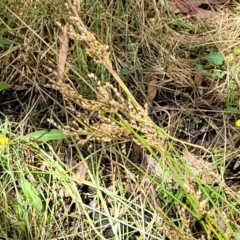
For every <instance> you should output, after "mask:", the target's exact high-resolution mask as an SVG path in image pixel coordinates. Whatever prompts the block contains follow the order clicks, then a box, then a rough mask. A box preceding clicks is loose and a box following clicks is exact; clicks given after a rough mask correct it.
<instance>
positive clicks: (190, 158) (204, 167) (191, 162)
mask: <svg viewBox="0 0 240 240" xmlns="http://www.w3.org/2000/svg"><path fill="white" fill-rule="evenodd" d="M182 158H183V160H185V161H186V164H187V165H188V167H189V169H190V170H191V171H192V173H193V174H195V175H196V176H197V177H199V178H200V179H201V180H202V181H203V182H204V183H206V184H214V183H217V182H219V175H218V174H217V173H216V172H215V171H214V170H216V169H214V167H213V166H212V163H209V162H206V161H204V160H203V159H202V158H200V157H197V156H195V155H193V154H192V153H190V152H189V151H187V150H184V151H183V156H182Z"/></svg>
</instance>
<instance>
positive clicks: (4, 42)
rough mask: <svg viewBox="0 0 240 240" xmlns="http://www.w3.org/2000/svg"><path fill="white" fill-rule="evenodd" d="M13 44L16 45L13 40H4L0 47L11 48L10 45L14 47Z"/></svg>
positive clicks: (0, 42)
mask: <svg viewBox="0 0 240 240" xmlns="http://www.w3.org/2000/svg"><path fill="white" fill-rule="evenodd" d="M12 44H15V42H13V41H11V40H8V39H2V40H0V46H4V45H5V46H9V45H12Z"/></svg>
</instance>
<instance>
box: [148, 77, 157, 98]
mask: <svg viewBox="0 0 240 240" xmlns="http://www.w3.org/2000/svg"><path fill="white" fill-rule="evenodd" d="M157 83H158V81H157V77H156V75H153V76H152V79H151V81H150V83H149V85H148V100H149V101H150V102H152V101H153V99H154V98H155V97H156V95H157V89H158V88H157Z"/></svg>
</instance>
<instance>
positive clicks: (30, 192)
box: [20, 178, 43, 212]
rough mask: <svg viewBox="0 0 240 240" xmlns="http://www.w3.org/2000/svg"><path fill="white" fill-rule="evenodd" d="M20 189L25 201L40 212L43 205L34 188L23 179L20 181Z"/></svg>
mask: <svg viewBox="0 0 240 240" xmlns="http://www.w3.org/2000/svg"><path fill="white" fill-rule="evenodd" d="M20 187H21V189H22V191H23V193H24V197H25V198H26V201H27V202H28V203H29V204H31V205H32V206H33V207H34V208H35V209H36V210H37V211H39V212H40V211H41V210H42V208H43V205H42V200H41V198H40V197H39V193H38V191H37V190H36V188H34V186H33V185H32V184H31V183H30V182H29V181H27V180H26V179H24V178H23V179H21V180H20Z"/></svg>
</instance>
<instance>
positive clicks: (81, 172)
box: [73, 162, 87, 186]
mask: <svg viewBox="0 0 240 240" xmlns="http://www.w3.org/2000/svg"><path fill="white" fill-rule="evenodd" d="M73 169H74V172H75V174H76V176H77V177H78V178H80V179H83V180H86V179H87V169H86V166H85V164H84V163H83V162H80V163H78V164H77V165H75V166H74V167H73ZM76 184H77V185H78V186H82V181H76Z"/></svg>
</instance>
